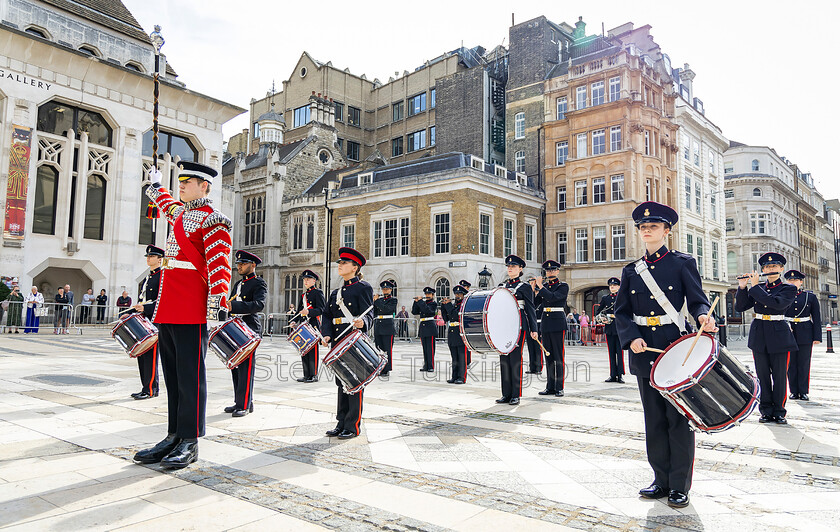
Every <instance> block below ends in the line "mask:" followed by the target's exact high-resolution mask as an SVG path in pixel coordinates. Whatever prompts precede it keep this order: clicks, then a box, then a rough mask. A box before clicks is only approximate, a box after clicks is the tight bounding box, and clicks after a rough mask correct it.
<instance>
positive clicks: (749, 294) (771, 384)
mask: <svg viewBox="0 0 840 532" xmlns="http://www.w3.org/2000/svg"><path fill="white" fill-rule="evenodd" d="M786 263H787V260H786V259H785V258H784V257H783V256H782V255H781V254H779V253H775V252H773V251H771V252H769V253H765V254H764V255H762V256H761V257H759V258H758V264H759V266H761V271H762V272H764V274H765V275H766V276H767V282H765V283H761V282H760V281H759V275H758V273H756V272H752V273H750V274H746V275H742V276H741V277H738V291H737V292H735V310H737V311H738V312H744V311H747V310H749V309H753V310H754V311H755V319H753V321H752V325H750V337H749V340H748V341H747V347H749V348H750V349H751V350H752V352H753V360H754V361H755V372H756V374H757V376H758V383H759V384H760V385H761V397H760V401H759V403H758V411H759V413H760V414H761V418H759V420H758V421H759V423H770V422H773V421H775V422H776V423H778V424H780V425H784V424H786V423H787V419H785V415H786V414H787V410H785V402H786V401H787V369H788V361H789V360H790V352H791V351H795V350H796V348H797V345H796V338H794V336H793V332H791V330H790V325H788V323H787V322H786V321H785V311H786V310H787V309H788V307H790V306H791V304H792V303H793V301H794V299H796V291H797V290H796V287H795V286H793V285H792V284H785V283H783V282H782V278H781V275H782V271H784V266H785V264H786ZM747 281H749V283H750V288H749V289H748V288H747Z"/></svg>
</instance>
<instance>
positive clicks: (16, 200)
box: [3, 126, 32, 240]
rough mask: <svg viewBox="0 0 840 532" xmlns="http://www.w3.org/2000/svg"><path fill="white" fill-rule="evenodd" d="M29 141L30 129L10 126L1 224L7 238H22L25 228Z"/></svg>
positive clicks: (30, 138) (30, 136)
mask: <svg viewBox="0 0 840 532" xmlns="http://www.w3.org/2000/svg"><path fill="white" fill-rule="evenodd" d="M31 141H32V129H30V128H28V127H21V126H12V145H11V148H10V149H9V182H8V186H7V187H6V223H5V225H4V226H3V227H4V230H3V236H4V237H5V238H9V239H17V240H21V239H23V233H24V230H25V228H26V189H27V185H28V183H29V156H30V153H31V151H32V148H31V146H30V143H31Z"/></svg>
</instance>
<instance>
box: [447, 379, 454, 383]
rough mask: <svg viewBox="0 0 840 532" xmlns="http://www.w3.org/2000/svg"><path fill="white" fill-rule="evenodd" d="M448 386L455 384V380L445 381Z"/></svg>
mask: <svg viewBox="0 0 840 532" xmlns="http://www.w3.org/2000/svg"><path fill="white" fill-rule="evenodd" d="M446 382H447V383H448V384H455V379H446Z"/></svg>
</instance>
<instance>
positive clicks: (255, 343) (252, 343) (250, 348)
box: [225, 337, 262, 369]
mask: <svg viewBox="0 0 840 532" xmlns="http://www.w3.org/2000/svg"><path fill="white" fill-rule="evenodd" d="M261 341H262V338H259V337H257V338H252V339H251V340H249V341H248V343H247V344H245V345H244V346H242V347H241V348H239V349H237V350H236V352H235V353H234V354H233V356H232V357H230V358H229V359H228V360H227V362H225V366H227V367H228V369H233V368H235V367H238V366H239V365H240V364H242V363H243V362H245V360H246V359H247V358H248V357H249V356H251V354H252V353H253V352H254V350H255V349H256V348H257V347H259V346H260V342H261ZM246 351H247V352H248V354H247V355H246V356H241V354H242V353H244V352H246ZM234 361H236V364H233V362H234Z"/></svg>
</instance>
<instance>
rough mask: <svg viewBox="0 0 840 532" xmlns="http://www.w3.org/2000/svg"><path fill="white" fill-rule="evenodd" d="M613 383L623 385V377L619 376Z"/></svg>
mask: <svg viewBox="0 0 840 532" xmlns="http://www.w3.org/2000/svg"><path fill="white" fill-rule="evenodd" d="M615 382H617V383H619V384H624V377H622V376H621V375H619V376H618V377H617V378H616V379H615Z"/></svg>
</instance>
